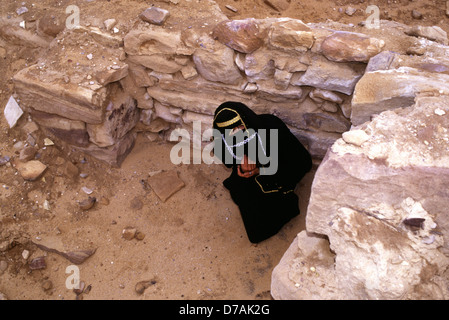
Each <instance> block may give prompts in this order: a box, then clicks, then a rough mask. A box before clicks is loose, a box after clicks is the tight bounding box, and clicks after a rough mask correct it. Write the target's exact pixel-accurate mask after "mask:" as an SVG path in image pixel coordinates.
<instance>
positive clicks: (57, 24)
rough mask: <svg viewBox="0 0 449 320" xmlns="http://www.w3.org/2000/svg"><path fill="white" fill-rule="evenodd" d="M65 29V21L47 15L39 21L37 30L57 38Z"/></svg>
mask: <svg viewBox="0 0 449 320" xmlns="http://www.w3.org/2000/svg"><path fill="white" fill-rule="evenodd" d="M64 28H65V20H63V19H61V18H59V17H57V16H55V15H52V14H50V13H45V14H44V16H43V17H42V18H40V19H39V20H38V21H37V30H38V32H42V33H44V34H46V35H48V36H52V37H56V36H57V35H58V34H59V33H60V32H61V31H62V30H64Z"/></svg>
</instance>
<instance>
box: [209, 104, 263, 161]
mask: <svg viewBox="0 0 449 320" xmlns="http://www.w3.org/2000/svg"><path fill="white" fill-rule="evenodd" d="M258 122H259V121H258V119H257V115H256V114H255V113H254V112H253V111H252V110H251V109H249V108H248V107H246V106H245V105H244V104H242V103H239V102H225V103H223V104H222V105H220V107H219V108H217V110H216V112H215V117H214V129H216V132H215V134H216V135H218V134H219V135H220V136H219V137H218V136H215V142H216V148H215V149H214V151H215V153H217V151H218V152H221V151H222V147H223V146H224V149H225V156H224V157H221V158H222V160H224V161H223V162H224V163H225V164H226V165H232V164H234V163H240V161H241V160H242V159H243V155H247V156H248V158H250V159H251V160H252V161H254V162H257V158H258V157H257V152H258V151H257V150H258V149H259V148H260V151H259V152H263V154H264V155H265V156H266V152H265V146H264V142H263V139H262V138H261V136H260V135H259V133H258V129H259V126H258ZM217 131H218V132H217ZM218 140H219V141H220V143H221V142H222V143H223V145H220V143H218ZM217 148H220V149H217Z"/></svg>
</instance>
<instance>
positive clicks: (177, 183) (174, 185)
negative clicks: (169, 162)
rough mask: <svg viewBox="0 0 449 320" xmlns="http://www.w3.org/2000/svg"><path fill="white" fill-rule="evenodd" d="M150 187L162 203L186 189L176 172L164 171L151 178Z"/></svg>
mask: <svg viewBox="0 0 449 320" xmlns="http://www.w3.org/2000/svg"><path fill="white" fill-rule="evenodd" d="M148 183H149V184H150V187H151V188H152V189H153V190H154V192H155V193H156V195H157V196H158V197H159V199H161V200H162V202H165V201H167V199H168V198H170V197H171V196H172V195H173V194H175V193H176V192H178V191H179V190H181V189H182V188H184V186H185V184H184V182H183V181H182V180H181V179H180V178H179V177H178V173H177V172H176V171H173V170H171V171H164V172H160V173H158V174H155V175H153V176H151V177H150V178H149V180H148Z"/></svg>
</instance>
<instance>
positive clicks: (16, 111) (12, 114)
mask: <svg viewBox="0 0 449 320" xmlns="http://www.w3.org/2000/svg"><path fill="white" fill-rule="evenodd" d="M3 113H4V115H5V118H6V121H7V122H8V125H9V127H10V128H13V127H14V126H15V125H16V123H17V121H18V120H19V119H20V117H21V116H22V115H23V110H22V109H21V108H20V106H19V104H18V103H17V101H16V99H14V97H13V96H11V97H10V98H9V100H8V102H7V103H6V106H5V109H4V111H3Z"/></svg>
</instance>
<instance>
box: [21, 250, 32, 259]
mask: <svg viewBox="0 0 449 320" xmlns="http://www.w3.org/2000/svg"><path fill="white" fill-rule="evenodd" d="M29 257H30V252H29V251H28V250H23V251H22V258H24V259H25V260H27V259H28V258H29Z"/></svg>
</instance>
